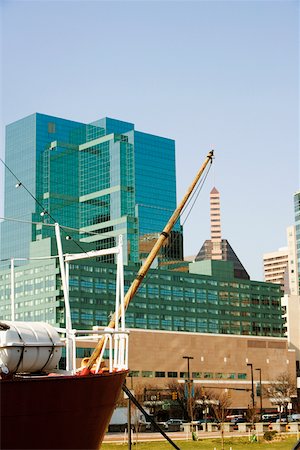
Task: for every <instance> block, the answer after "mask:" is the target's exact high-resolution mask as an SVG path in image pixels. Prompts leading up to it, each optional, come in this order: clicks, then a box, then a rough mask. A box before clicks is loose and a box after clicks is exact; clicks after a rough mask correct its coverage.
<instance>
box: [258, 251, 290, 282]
mask: <svg viewBox="0 0 300 450" xmlns="http://www.w3.org/2000/svg"><path fill="white" fill-rule="evenodd" d="M288 259H289V255H288V248H287V247H282V248H280V249H279V250H277V251H274V252H270V253H265V254H264V255H263V263H264V280H265V281H266V282H267V283H277V284H280V285H281V287H282V290H284V289H285V286H286V285H287V276H288ZM286 287H287V286H286Z"/></svg>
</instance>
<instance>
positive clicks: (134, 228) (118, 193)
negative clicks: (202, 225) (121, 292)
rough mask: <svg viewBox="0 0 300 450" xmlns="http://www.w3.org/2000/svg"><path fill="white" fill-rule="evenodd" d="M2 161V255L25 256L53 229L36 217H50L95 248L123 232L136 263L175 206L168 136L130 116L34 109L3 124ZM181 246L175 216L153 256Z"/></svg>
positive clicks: (174, 252) (172, 253) (128, 255)
mask: <svg viewBox="0 0 300 450" xmlns="http://www.w3.org/2000/svg"><path fill="white" fill-rule="evenodd" d="M6 164H7V166H8V170H6V173H5V210H4V215H5V217H6V218H7V219H14V220H12V221H10V220H7V221H5V222H4V223H3V224H2V226H1V259H2V260H3V259H5V258H10V257H12V256H14V257H27V256H28V254H29V243H30V242H31V241H34V240H40V239H42V238H44V237H47V236H51V235H53V233H54V231H53V228H51V227H44V226H41V225H40V222H41V221H43V222H44V223H49V224H50V223H52V224H53V223H54V221H56V222H59V223H60V224H61V225H62V226H66V227H71V228H73V229H74V230H70V229H69V230H68V231H67V232H68V234H69V235H70V236H72V238H74V239H75V240H78V239H80V241H81V242H87V243H93V248H98V249H99V248H104V247H107V246H112V245H114V243H115V238H116V237H117V236H118V235H120V234H122V235H123V242H125V245H126V247H127V252H126V251H125V252H124V253H125V263H127V262H133V263H138V262H139V261H140V260H141V259H143V257H144V255H145V254H148V252H149V247H152V245H153V243H154V242H155V239H156V238H157V235H158V233H160V231H161V230H162V229H163V227H164V225H165V224H166V222H167V220H168V219H169V217H170V216H171V214H172V212H173V211H174V209H175V208H176V174H175V142H174V140H172V139H167V138H163V137H159V136H154V135H151V134H147V133H142V132H139V131H136V130H135V128H134V124H132V123H128V122H123V121H119V120H115V119H111V118H104V119H100V120H97V121H95V122H93V123H92V124H84V123H80V122H74V121H70V120H66V119H60V118H57V117H52V116H48V115H43V114H38V113H37V114H33V115H31V116H29V117H26V118H23V119H21V120H19V121H17V122H14V123H12V124H10V125H8V126H7V132H6ZM18 182H21V183H22V184H21V185H20V186H19V188H18V189H16V185H18ZM19 184H20V183H19ZM22 185H23V186H22ZM34 198H36V199H37V201H35V199H34ZM41 214H42V215H43V217H42V218H41ZM16 220H19V221H16ZM182 248H183V243H182V230H181V227H180V224H179V223H177V224H176V225H175V228H174V231H173V232H172V234H171V236H170V238H169V241H168V243H167V245H166V246H165V247H164V248H163V250H162V253H161V256H160V257H161V258H162V259H166V260H168V259H172V260H174V259H175V260H176V259H182V257H183V251H182Z"/></svg>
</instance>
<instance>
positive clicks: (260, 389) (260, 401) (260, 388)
mask: <svg viewBox="0 0 300 450" xmlns="http://www.w3.org/2000/svg"><path fill="white" fill-rule="evenodd" d="M255 370H258V371H259V393H260V396H259V397H260V398H259V405H260V420H262V386H261V369H255Z"/></svg>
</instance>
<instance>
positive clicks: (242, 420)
mask: <svg viewBox="0 0 300 450" xmlns="http://www.w3.org/2000/svg"><path fill="white" fill-rule="evenodd" d="M246 422H247V420H246V419H245V418H244V417H239V418H238V419H236V420H235V421H234V425H233V429H234V430H238V429H239V425H238V424H239V423H246Z"/></svg>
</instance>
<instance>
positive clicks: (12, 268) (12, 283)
mask: <svg viewBox="0 0 300 450" xmlns="http://www.w3.org/2000/svg"><path fill="white" fill-rule="evenodd" d="M10 302H11V303H10V304H11V320H12V321H14V320H15V259H14V258H11V260H10Z"/></svg>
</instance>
